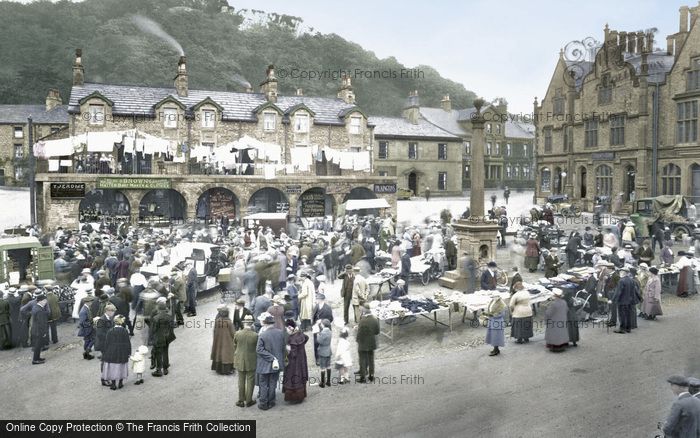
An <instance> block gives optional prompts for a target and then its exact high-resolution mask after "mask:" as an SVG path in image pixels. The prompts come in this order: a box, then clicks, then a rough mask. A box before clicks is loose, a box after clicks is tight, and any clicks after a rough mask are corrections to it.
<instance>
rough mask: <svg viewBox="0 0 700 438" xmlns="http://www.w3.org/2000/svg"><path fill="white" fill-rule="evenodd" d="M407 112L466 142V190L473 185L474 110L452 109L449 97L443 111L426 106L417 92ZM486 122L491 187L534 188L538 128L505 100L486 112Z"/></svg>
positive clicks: (487, 170)
mask: <svg viewBox="0 0 700 438" xmlns="http://www.w3.org/2000/svg"><path fill="white" fill-rule="evenodd" d="M405 111H407V112H411V111H416V115H417V117H419V118H421V119H423V120H425V121H427V122H428V123H431V124H433V125H435V126H437V127H439V128H440V129H443V130H445V131H447V132H449V133H450V134H453V135H456V136H458V137H460V138H461V139H462V142H463V144H462V149H463V154H462V155H463V163H462V164H463V165H462V170H463V172H462V175H463V178H462V180H463V185H462V188H463V189H467V188H469V186H470V180H471V172H470V170H469V167H470V157H471V137H472V131H471V130H472V127H471V123H470V122H471V118H472V117H473V115H474V114H475V109H474V108H467V109H462V110H455V109H452V102H451V101H450V96H449V95H445V96H444V97H443V99H442V102H441V107H440V108H430V107H422V106H420V104H419V101H418V95H417V93H414V96H410V97H409V103H408V105H407V108H406V110H405ZM482 116H483V117H484V120H485V125H484V134H485V145H484V171H485V173H484V175H485V178H486V187H487V188H497V187H504V186H508V187H511V188H532V186H533V184H534V177H533V173H532V157H533V156H534V126H533V125H532V124H530V123H526V122H525V121H523V120H521V119H520V118H518V117H517V116H516V115H513V114H510V113H508V103H507V102H506V100H505V99H497V100H496V102H494V104H492V105H488V106H486V107H485V108H483V109H482Z"/></svg>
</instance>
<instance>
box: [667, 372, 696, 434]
mask: <svg viewBox="0 0 700 438" xmlns="http://www.w3.org/2000/svg"><path fill="white" fill-rule="evenodd" d="M667 381H668V383H670V384H671V391H673V393H674V394H676V396H677V398H676V400H674V402H673V404H672V405H671V412H670V413H669V414H668V417H667V418H666V422H665V423H664V426H663V431H664V434H665V435H666V437H671V438H684V437H697V436H700V399H698V398H696V397H693V396H692V395H691V394H690V393H689V392H688V379H686V378H685V377H682V376H671V377H669V378H668V380H667Z"/></svg>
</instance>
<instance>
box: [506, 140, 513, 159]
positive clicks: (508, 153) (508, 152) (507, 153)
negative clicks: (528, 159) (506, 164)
mask: <svg viewBox="0 0 700 438" xmlns="http://www.w3.org/2000/svg"><path fill="white" fill-rule="evenodd" d="M512 153H513V152H512V151H511V148H510V143H506V156H508V157H510V155H511V154H512Z"/></svg>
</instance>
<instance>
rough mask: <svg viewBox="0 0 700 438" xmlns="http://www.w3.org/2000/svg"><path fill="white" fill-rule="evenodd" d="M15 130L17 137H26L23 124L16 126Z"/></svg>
mask: <svg viewBox="0 0 700 438" xmlns="http://www.w3.org/2000/svg"><path fill="white" fill-rule="evenodd" d="M14 132H15V138H24V129H23V128H22V127H21V126H15V128H14Z"/></svg>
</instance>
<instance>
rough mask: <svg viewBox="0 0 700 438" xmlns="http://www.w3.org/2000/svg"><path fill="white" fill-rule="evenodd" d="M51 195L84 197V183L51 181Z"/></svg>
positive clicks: (55, 196) (74, 197) (73, 197)
mask: <svg viewBox="0 0 700 438" xmlns="http://www.w3.org/2000/svg"><path fill="white" fill-rule="evenodd" d="M51 197H52V198H58V199H80V198H84V197H85V183H51Z"/></svg>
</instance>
